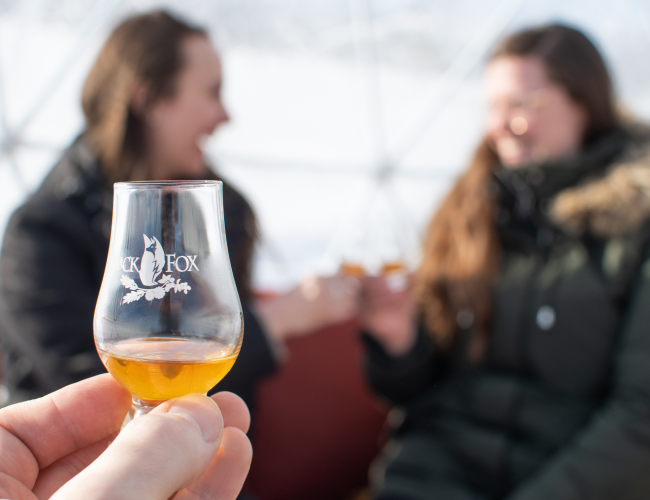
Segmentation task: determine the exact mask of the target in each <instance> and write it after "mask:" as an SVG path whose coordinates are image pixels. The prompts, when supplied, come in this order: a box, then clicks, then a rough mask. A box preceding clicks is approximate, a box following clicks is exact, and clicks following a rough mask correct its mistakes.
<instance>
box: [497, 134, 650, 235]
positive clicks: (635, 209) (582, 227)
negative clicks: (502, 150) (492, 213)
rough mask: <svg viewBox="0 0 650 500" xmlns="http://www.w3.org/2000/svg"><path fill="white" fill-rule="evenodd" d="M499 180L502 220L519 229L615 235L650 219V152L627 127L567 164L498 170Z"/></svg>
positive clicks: (588, 146)
mask: <svg viewBox="0 0 650 500" xmlns="http://www.w3.org/2000/svg"><path fill="white" fill-rule="evenodd" d="M494 180H495V184H496V186H497V193H498V197H499V203H500V207H501V214H500V219H502V220H503V219H504V217H505V219H507V220H508V222H511V223H515V224H518V225H519V226H521V225H522V224H523V225H530V226H536V227H553V228H555V230H557V229H559V230H561V231H562V232H565V233H568V234H571V235H574V236H580V235H583V234H587V233H588V234H592V235H594V236H597V237H612V236H617V235H621V234H624V233H625V232H628V231H630V230H632V229H635V228H637V227H639V226H640V225H641V224H643V222H644V221H645V220H646V219H647V218H648V217H649V216H650V149H648V147H647V142H646V141H645V140H643V139H642V138H641V137H639V136H638V135H635V134H632V133H631V132H630V131H629V130H628V129H625V128H617V129H615V130H614V131H612V132H610V133H609V134H607V135H606V136H604V137H600V138H599V139H598V140H597V141H594V142H592V143H591V144H589V145H587V146H586V147H585V148H584V150H583V152H582V153H581V154H579V155H576V156H574V157H572V158H569V159H566V160H563V161H557V162H546V163H543V164H536V165H529V166H524V167H522V168H518V169H507V168H504V167H497V168H496V169H495V171H494Z"/></svg>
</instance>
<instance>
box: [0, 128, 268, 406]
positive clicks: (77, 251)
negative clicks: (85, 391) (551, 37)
mask: <svg viewBox="0 0 650 500" xmlns="http://www.w3.org/2000/svg"><path fill="white" fill-rule="evenodd" d="M112 198H113V189H112V186H111V185H109V184H108V183H107V182H106V180H105V178H104V176H103V173H102V169H101V165H100V164H99V162H98V161H97V159H96V158H95V156H94V154H93V152H92V151H91V149H90V148H89V146H88V145H87V143H86V142H85V141H84V139H83V138H79V139H77V141H75V143H74V144H73V145H72V146H71V147H70V148H69V149H68V150H67V151H66V152H65V154H64V155H63V157H62V159H61V160H60V161H59V163H58V164H57V165H56V166H55V167H54V169H53V170H52V171H51V172H50V174H49V175H48V176H47V178H46V179H45V180H44V181H43V184H42V186H41V187H40V188H39V190H38V191H37V192H36V193H35V194H34V195H33V196H32V197H30V199H29V200H28V201H27V203H26V204H25V205H23V206H22V207H20V208H19V209H18V210H17V211H16V212H15V213H14V214H13V216H12V217H11V220H10V221H9V224H8V226H7V231H6V233H5V238H4V243H3V247H2V255H1V257H0V306H1V309H0V321H1V325H2V327H1V331H2V342H3V350H4V353H5V360H6V361H5V363H6V366H5V384H6V385H7V386H8V387H9V389H10V391H11V396H12V397H11V402H17V401H20V400H24V399H27V398H32V397H37V396H40V395H43V394H45V393H48V392H50V391H52V390H55V389H58V388H60V387H62V386H64V385H67V384H69V383H72V382H76V381H78V380H81V379H84V378H86V377H89V376H92V375H96V374H98V373H102V372H105V371H106V370H105V369H104V367H103V365H102V363H101V361H100V360H99V357H98V356H97V352H96V349H95V344H94V340H93V330H92V324H93V313H94V310H95V302H96V300H97V295H98V294H99V288H100V285H101V282H102V277H103V274H104V267H105V265H106V257H107V255H108V245H109V238H110V226H111V213H112ZM245 204H246V201H245V200H244V199H243V197H242V196H241V195H240V194H239V193H237V191H235V190H234V189H233V188H232V187H230V186H229V185H228V184H226V183H224V215H225V223H226V233H227V241H228V252H229V255H230V257H231V261H232V263H233V268H234V269H235V281H240V282H238V283H237V286H238V288H245V289H247V287H246V286H245V285H246V284H245V283H241V279H243V278H242V277H244V278H245V277H246V276H245V274H243V273H241V272H239V273H238V272H237V270H239V269H242V268H243V267H245V264H246V263H243V262H240V261H241V260H242V259H241V256H242V251H240V249H241V248H243V245H244V238H245V234H244V230H243V229H244V228H242V227H239V225H240V221H241V220H243V219H244V217H242V211H243V210H244V209H245V207H246V205H245ZM243 309H244V325H245V334H244V343H243V345H242V349H241V352H240V355H239V358H238V360H237V362H236V363H235V365H234V367H233V369H232V370H231V372H230V373H229V374H228V375H227V376H226V377H225V378H224V379H223V380H222V381H221V382H220V383H219V385H218V389H219V390H229V391H232V392H235V393H237V394H239V395H240V396H242V397H243V398H244V400H245V401H246V403H247V404H249V405H250V404H251V403H252V398H253V390H254V387H255V384H256V382H257V381H259V379H260V378H262V377H264V376H266V375H268V374H270V373H272V372H273V371H274V369H275V360H274V356H273V353H272V351H271V349H270V346H269V345H268V343H267V340H266V337H265V334H264V332H263V331H262V328H261V326H260V324H259V322H258V321H257V319H256V318H255V316H254V315H253V314H252V313H251V311H250V309H249V308H248V307H247V305H246V304H245V303H244V304H243Z"/></svg>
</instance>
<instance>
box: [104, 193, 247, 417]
mask: <svg viewBox="0 0 650 500" xmlns="http://www.w3.org/2000/svg"><path fill="white" fill-rule="evenodd" d="M224 229H225V226H224V219H223V201H222V185H221V182H218V181H184V182H180V181H168V182H120V183H117V184H115V195H114V202H113V226H112V230H111V242H110V248H109V252H108V260H107V263H106V270H105V272H104V279H103V281H102V287H101V291H100V293H99V298H98V300H97V307H96V309H95V320H94V332H95V344H96V345H97V351H98V352H99V355H100V357H101V359H102V361H103V363H104V365H105V366H106V368H107V369H108V371H109V372H110V373H111V375H113V377H114V378H115V379H116V380H117V381H118V382H119V383H120V384H121V385H122V386H124V387H125V388H126V389H127V390H128V391H129V392H130V393H131V395H132V396H133V407H132V409H131V413H130V414H131V416H132V417H135V416H138V415H140V414H144V413H148V412H149V411H150V410H151V409H153V408H155V407H156V406H157V405H159V404H160V403H162V402H163V401H166V400H168V399H172V398H175V397H179V396H183V395H185V394H189V393H199V394H205V393H206V392H207V391H209V390H210V389H211V388H212V387H213V386H214V385H215V384H217V383H218V382H219V381H220V380H221V379H222V378H223V377H224V376H225V375H226V374H227V373H228V372H229V371H230V368H232V366H233V364H234V363H235V360H236V359H237V355H238V354H239V350H240V347H241V342H242V338H243V326H244V325H243V319H242V310H241V304H240V302H239V296H238V294H237V289H236V287H235V281H234V279H233V275H232V270H231V267H230V260H229V258H228V248H227V246H226V236H225V230H224Z"/></svg>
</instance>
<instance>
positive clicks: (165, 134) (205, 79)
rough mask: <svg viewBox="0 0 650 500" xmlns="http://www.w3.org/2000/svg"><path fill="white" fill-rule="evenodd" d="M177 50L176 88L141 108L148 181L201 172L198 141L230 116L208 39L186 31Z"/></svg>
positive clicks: (199, 175)
mask: <svg viewBox="0 0 650 500" xmlns="http://www.w3.org/2000/svg"><path fill="white" fill-rule="evenodd" d="M182 49H183V55H184V66H183V69H182V70H181V73H180V74H179V75H178V79H177V81H176V91H175V93H174V94H173V95H172V96H171V97H169V98H161V99H159V100H158V101H156V102H154V103H153V104H151V105H149V106H148V108H147V110H146V111H145V122H146V132H145V133H146V141H147V160H148V161H147V163H148V165H149V179H150V180H176V179H198V178H202V177H204V176H205V173H206V166H205V159H204V157H203V151H202V149H201V143H202V142H203V140H204V139H205V138H206V137H207V136H209V135H211V134H212V133H213V132H214V131H215V129H216V128H217V127H218V126H219V125H220V124H222V123H224V122H227V121H228V119H229V117H228V113H227V112H226V110H225V108H224V106H223V104H222V102H221V61H220V59H219V56H218V54H217V53H216V51H215V50H214V48H213V47H212V44H211V43H210V41H209V40H208V39H207V38H206V37H203V36H198V35H197V36H190V37H188V38H186V39H185V40H184V41H183V44H182Z"/></svg>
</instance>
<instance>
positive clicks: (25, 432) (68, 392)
mask: <svg viewBox="0 0 650 500" xmlns="http://www.w3.org/2000/svg"><path fill="white" fill-rule="evenodd" d="M130 405H131V398H130V395H129V393H128V392H127V391H126V390H125V389H124V388H123V387H122V386H120V385H119V384H118V383H117V382H115V380H114V379H113V377H111V376H110V375H109V374H104V375H98V376H96V377H93V378H90V379H87V380H83V381H81V382H77V383H76V384H72V385H69V386H67V387H64V388H63V389H60V390H58V391H56V392H53V393H52V394H49V395H47V396H45V397H42V398H40V399H35V400H33V401H26V402H24V403H19V404H16V405H12V406H9V407H7V408H3V409H2V410H0V427H2V428H4V429H6V431H8V432H9V433H11V434H13V435H14V436H16V437H17V438H18V439H20V441H22V443H23V445H24V446H25V447H26V448H27V450H20V455H22V456H23V457H24V456H25V453H26V452H29V453H31V455H33V457H34V458H35V459H36V461H37V463H38V468H40V469H43V468H45V467H47V466H48V465H50V464H51V463H53V462H55V461H56V460H58V459H59V458H61V457H64V456H66V455H68V454H69V453H72V452H73V451H75V450H78V449H81V448H85V447H86V446H88V445H91V444H93V443H96V442H97V441H100V440H101V439H103V438H106V437H107V436H110V435H111V434H114V433H117V432H118V431H119V430H120V427H121V425H122V422H123V420H124V417H125V415H126V412H127V411H128V410H129V407H130ZM0 467H1V464H0ZM0 471H1V472H5V471H4V470H2V468H0ZM25 472H26V471H25ZM36 472H38V471H36Z"/></svg>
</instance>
